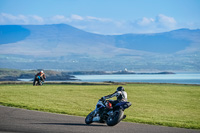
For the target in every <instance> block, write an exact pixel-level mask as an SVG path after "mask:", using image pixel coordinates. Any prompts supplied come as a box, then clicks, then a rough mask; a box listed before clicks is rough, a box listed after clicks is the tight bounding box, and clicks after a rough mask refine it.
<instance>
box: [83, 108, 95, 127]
mask: <svg viewBox="0 0 200 133" xmlns="http://www.w3.org/2000/svg"><path fill="white" fill-rule="evenodd" d="M93 113H94V111H92V112H91V113H89V114H88V115H87V117H86V118H85V123H86V124H88V125H89V124H91V123H92V122H93V121H92V119H93Z"/></svg>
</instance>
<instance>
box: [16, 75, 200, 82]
mask: <svg viewBox="0 0 200 133" xmlns="http://www.w3.org/2000/svg"><path fill="white" fill-rule="evenodd" d="M74 76H75V79H77V80H68V81H69V82H74V81H75V82H77V81H80V82H133V83H175V84H198V85H200V73H177V74H108V75H74ZM47 78H48V77H47ZM19 80H21V81H31V80H32V79H19ZM68 81H66V82H68ZM57 82H59V81H57ZM60 82H61V81H60ZM62 82H63V81H62Z"/></svg>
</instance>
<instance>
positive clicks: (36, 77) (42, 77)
mask: <svg viewBox="0 0 200 133" xmlns="http://www.w3.org/2000/svg"><path fill="white" fill-rule="evenodd" d="M38 78H39V80H42V82H44V80H45V79H46V76H45V73H44V71H40V72H39V73H37V74H36V75H35V80H37V79H38Z"/></svg>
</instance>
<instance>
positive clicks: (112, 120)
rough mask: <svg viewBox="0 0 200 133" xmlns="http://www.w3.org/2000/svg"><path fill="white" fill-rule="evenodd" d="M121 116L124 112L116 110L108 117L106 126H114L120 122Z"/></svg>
mask: <svg viewBox="0 0 200 133" xmlns="http://www.w3.org/2000/svg"><path fill="white" fill-rule="evenodd" d="M123 116H124V111H122V110H121V109H119V110H116V111H114V112H113V115H111V116H109V117H108V119H107V121H106V123H107V125H108V126H114V125H116V124H118V123H119V122H120V121H121V120H122V118H123Z"/></svg>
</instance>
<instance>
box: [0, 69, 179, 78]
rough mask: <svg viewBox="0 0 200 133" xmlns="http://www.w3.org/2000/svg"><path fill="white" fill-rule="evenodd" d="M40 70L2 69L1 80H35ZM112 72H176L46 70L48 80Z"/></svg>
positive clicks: (0, 72) (0, 71)
mask: <svg viewBox="0 0 200 133" xmlns="http://www.w3.org/2000/svg"><path fill="white" fill-rule="evenodd" d="M39 71H40V70H16V69H0V81H19V80H23V79H30V80H33V78H34V76H35V75H36V74H37V73H38V72H39ZM111 74H175V73H173V72H157V73H136V72H133V71H127V70H123V71H69V72H68V71H53V70H45V75H46V77H47V78H46V81H67V80H69V81H76V80H79V79H77V78H76V75H111Z"/></svg>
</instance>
